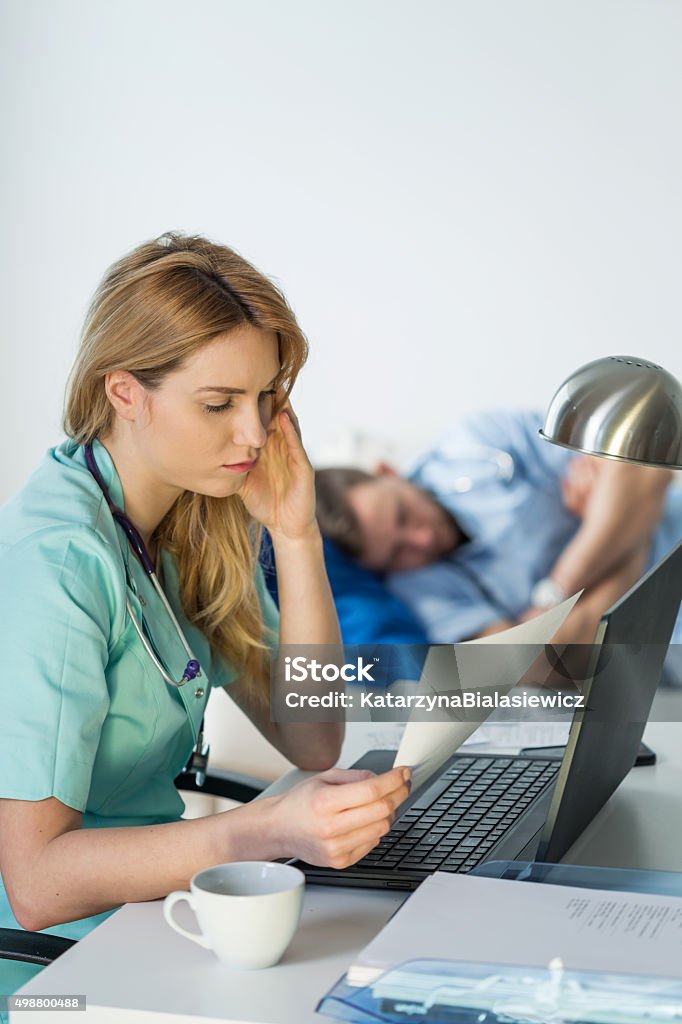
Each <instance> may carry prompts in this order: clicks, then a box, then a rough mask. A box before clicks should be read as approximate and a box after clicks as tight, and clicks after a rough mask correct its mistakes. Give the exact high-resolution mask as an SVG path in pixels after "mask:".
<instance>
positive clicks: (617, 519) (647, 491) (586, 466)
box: [549, 457, 672, 594]
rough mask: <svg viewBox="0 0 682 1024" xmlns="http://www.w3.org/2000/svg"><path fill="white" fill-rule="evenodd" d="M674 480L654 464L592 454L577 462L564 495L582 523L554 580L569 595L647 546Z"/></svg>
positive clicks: (558, 564)
mask: <svg viewBox="0 0 682 1024" xmlns="http://www.w3.org/2000/svg"><path fill="white" fill-rule="evenodd" d="M671 480H672V473H671V472H670V471H669V470H664V469H654V468H653V467H650V466H637V465H634V464H630V463H621V462H614V461H612V460H610V459H598V458H592V457H586V458H583V459H577V460H575V462H574V463H573V464H572V465H571V469H570V470H569V474H568V476H567V479H566V483H565V486H564V488H563V494H564V502H565V504H566V506H567V507H568V508H569V509H570V510H571V511H572V512H574V514H576V515H578V516H580V518H581V519H582V524H581V526H580V529H579V530H578V532H577V533H576V535H575V537H574V538H573V539H572V540H571V542H570V543H569V544H567V546H566V547H565V548H564V550H563V552H562V553H561V555H560V556H559V558H558V559H557V561H556V562H555V563H554V567H553V569H552V571H551V572H550V574H549V575H550V579H552V580H554V582H555V583H557V584H558V585H559V586H560V587H561V589H562V590H563V591H564V593H565V594H574V593H575V592H576V590H581V589H589V588H590V587H592V586H594V585H595V584H597V583H599V582H600V581H601V580H604V579H606V578H607V577H608V576H609V575H610V574H611V573H613V572H614V571H615V570H617V568H618V567H619V566H620V565H621V564H622V563H623V562H625V561H627V560H628V559H629V558H630V556H631V555H632V554H633V552H634V551H635V550H636V549H638V548H641V547H642V546H643V545H648V544H649V543H650V541H651V535H652V533H653V531H654V529H655V528H656V526H657V524H658V522H659V520H660V518H661V513H662V511H663V503H664V500H665V493H666V490H667V488H668V485H669V483H670V481H671Z"/></svg>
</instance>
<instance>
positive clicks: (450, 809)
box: [355, 757, 560, 872]
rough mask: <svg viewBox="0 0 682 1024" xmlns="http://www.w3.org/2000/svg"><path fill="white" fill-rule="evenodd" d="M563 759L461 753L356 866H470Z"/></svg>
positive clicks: (426, 868)
mask: <svg viewBox="0 0 682 1024" xmlns="http://www.w3.org/2000/svg"><path fill="white" fill-rule="evenodd" d="M559 766H560V762H559V761H546V760H535V759H533V760H523V759H517V758H513V759H511V758H505V757H458V758H457V761H456V762H455V763H454V764H453V765H452V767H451V768H449V769H448V770H447V772H444V773H443V775H442V776H441V778H440V779H439V780H438V782H437V783H436V791H435V792H433V790H434V787H433V786H431V787H429V789H428V790H427V792H426V793H425V794H424V795H423V797H422V798H421V799H420V800H419V801H417V804H415V805H413V806H412V807H411V808H410V809H409V810H408V811H406V812H405V813H404V814H403V815H401V817H400V818H399V819H398V820H397V821H396V822H395V824H394V825H393V827H392V829H391V831H390V832H389V833H388V834H387V835H385V836H384V837H383V838H382V839H381V840H380V841H379V844H378V845H377V846H375V847H374V849H373V850H371V851H370V852H369V853H368V854H367V856H365V857H363V858H362V860H361V861H358V863H357V864H356V865H355V867H356V868H363V867H367V868H372V869H377V868H380V869H389V870H393V869H395V868H405V869H407V870H411V871H415V870H423V871H429V872H430V871H436V870H440V871H469V870H470V869H471V868H473V867H474V866H475V865H476V864H478V863H479V861H481V860H483V859H484V858H485V857H486V856H487V855H488V852H489V851H490V850H491V849H492V848H493V846H495V845H496V843H498V842H499V841H500V839H502V837H503V836H504V834H505V832H506V831H507V830H508V829H509V828H510V827H511V826H512V825H513V824H514V823H515V822H516V821H517V820H518V819H519V818H520V817H521V815H522V814H523V812H524V811H525V810H526V808H527V807H529V806H530V804H531V803H532V802H533V801H534V800H535V799H536V798H537V797H538V796H539V795H540V793H542V791H543V790H544V789H545V788H546V787H547V785H548V784H549V783H550V782H551V781H552V780H553V779H555V778H556V775H557V772H558V771H559Z"/></svg>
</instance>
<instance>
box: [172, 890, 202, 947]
mask: <svg viewBox="0 0 682 1024" xmlns="http://www.w3.org/2000/svg"><path fill="white" fill-rule="evenodd" d="M180 900H187V902H188V903H189V905H190V907H191V908H192V910H193V911H194V912H195V914H196V907H195V906H194V897H193V895H192V893H191V892H185V891H184V890H182V889H176V890H175V892H171V893H169V894H168V896H166V898H165V900H164V901H163V916H164V917H165V918H166V921H168V924H169V925H170V926H171V928H175V930H176V932H179V933H180V935H184V936H185V938H186V939H191V940H192V942H196V943H197V945H199V946H203V947H204V949H210V948H211V947H210V945H209V944H208V941H207V940H206V939H205V938H204V936H203V935H202V934H201V932H188V931H187V929H186V928H183V927H182V926H181V925H179V924H178V923H177V921H174V920H173V907H174V906H175V904H176V903H178V902H179V901H180Z"/></svg>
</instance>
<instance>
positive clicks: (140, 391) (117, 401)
mask: <svg viewBox="0 0 682 1024" xmlns="http://www.w3.org/2000/svg"><path fill="white" fill-rule="evenodd" d="M104 388H105V391H106V394H107V398H108V399H109V401H110V402H111V404H112V405H113V407H114V409H115V410H116V412H117V413H118V414H119V416H121V417H123V419H124V420H134V419H135V417H136V416H137V415H138V414H139V411H140V409H141V407H142V405H143V404H144V388H143V387H142V385H141V384H140V382H139V381H138V380H136V378H135V377H133V375H132V373H129V372H128V371H127V370H114V371H113V372H112V373H107V375H106V376H105V378H104Z"/></svg>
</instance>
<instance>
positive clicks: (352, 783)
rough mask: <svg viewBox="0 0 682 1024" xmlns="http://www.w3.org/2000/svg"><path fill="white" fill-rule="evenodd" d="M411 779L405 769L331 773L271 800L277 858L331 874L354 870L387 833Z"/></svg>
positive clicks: (355, 770) (409, 772) (337, 770)
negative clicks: (321, 868)
mask: <svg viewBox="0 0 682 1024" xmlns="http://www.w3.org/2000/svg"><path fill="white" fill-rule="evenodd" d="M411 775H412V771H411V769H410V768H405V767H403V768H393V769H392V770H391V771H390V772H385V773H384V774H383V775H374V773H373V772H368V771H359V770H357V769H345V770H344V769H341V768H331V769H330V770H329V771H326V772H322V773H321V774H320V775H316V776H315V777H314V778H312V779H307V780H306V781H305V782H301V783H299V785H298V786H294V788H293V789H291V790H289V792H288V793H285V794H284V795H283V796H281V797H275V798H273V799H275V800H276V801H277V803H276V804H275V806H274V811H273V818H272V831H273V835H276V836H277V847H278V849H279V850H281V852H280V853H278V856H282V857H300V859H301V860H304V861H306V862H307V863H308V864H319V865H321V866H324V867H331V868H345V867H348V865H349V864H355V862H356V861H358V860H361V858H362V857H364V856H365V854H366V853H369V851H370V850H371V849H372V848H373V847H374V846H376V844H377V843H378V842H379V840H380V839H381V837H382V836H385V835H386V833H387V832H388V831H389V829H390V828H391V825H392V823H393V820H394V818H395V811H396V808H398V807H399V806H400V804H402V803H403V801H404V800H406V799H407V797H408V795H409V792H410V782H409V780H410V778H411ZM257 802H258V801H257Z"/></svg>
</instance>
